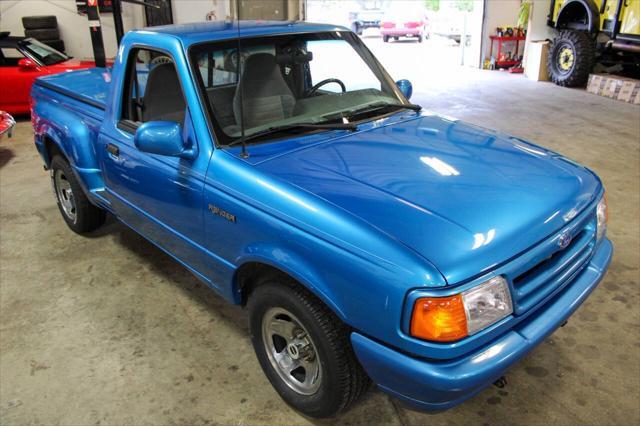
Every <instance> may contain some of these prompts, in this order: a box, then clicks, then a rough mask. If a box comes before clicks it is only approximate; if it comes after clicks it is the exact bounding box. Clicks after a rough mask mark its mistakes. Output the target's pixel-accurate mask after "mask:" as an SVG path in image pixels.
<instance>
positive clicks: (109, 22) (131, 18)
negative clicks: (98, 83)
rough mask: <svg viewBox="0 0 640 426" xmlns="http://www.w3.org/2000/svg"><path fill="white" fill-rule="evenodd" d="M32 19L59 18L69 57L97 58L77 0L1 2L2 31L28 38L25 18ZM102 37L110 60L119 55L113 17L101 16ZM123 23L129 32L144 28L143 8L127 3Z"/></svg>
mask: <svg viewBox="0 0 640 426" xmlns="http://www.w3.org/2000/svg"><path fill="white" fill-rule="evenodd" d="M29 15H55V16H56V17H57V18H58V27H59V29H60V37H61V38H62V39H63V40H64V43H65V46H66V48H67V53H68V54H69V55H71V56H74V57H76V58H93V48H92V46H91V37H90V35H89V21H88V20H87V17H86V15H79V14H78V12H77V8H76V2H75V0H50V1H43V0H19V1H11V0H2V1H0V31H11V34H13V35H24V29H23V28H22V17H23V16H29ZM100 20H101V22H102V37H103V39H104V45H105V51H106V55H107V57H108V58H110V57H114V56H115V54H116V50H117V47H116V34H115V30H114V27H113V16H112V15H111V14H110V13H104V14H102V15H100ZM122 21H123V23H124V29H125V31H128V30H131V29H133V28H141V27H143V26H144V12H143V10H142V6H138V5H132V4H127V3H123V4H122Z"/></svg>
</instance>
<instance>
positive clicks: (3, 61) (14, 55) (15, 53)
mask: <svg viewBox="0 0 640 426" xmlns="http://www.w3.org/2000/svg"><path fill="white" fill-rule="evenodd" d="M23 58H24V55H23V54H22V53H20V51H19V50H18V49H16V48H15V47H2V48H0V66H3V67H16V66H18V61H19V60H20V59H23Z"/></svg>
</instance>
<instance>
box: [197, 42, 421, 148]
mask: <svg viewBox="0 0 640 426" xmlns="http://www.w3.org/2000/svg"><path fill="white" fill-rule="evenodd" d="M190 56H191V62H192V66H193V68H194V73H195V74H196V77H197V80H198V84H199V86H200V88H201V91H202V99H204V102H205V104H206V105H205V106H206V109H207V110H208V112H209V115H210V117H211V121H212V123H213V125H214V128H215V131H216V136H217V139H218V143H220V144H223V145H228V144H233V143H234V142H236V141H238V140H239V138H240V137H241V136H242V135H244V136H245V137H246V138H247V140H251V141H252V142H254V141H257V140H264V139H272V138H273V137H275V136H276V135H278V134H280V133H281V132H282V131H283V129H287V133H290V132H291V131H295V132H308V131H314V130H316V131H317V129H319V128H322V127H317V126H316V127H313V126H308V125H309V124H328V123H349V122H351V121H354V120H364V119H368V118H370V119H374V118H375V117H377V116H380V115H382V114H386V113H389V112H390V111H394V110H397V109H402V108H407V106H410V105H411V104H409V103H408V101H407V100H406V99H405V98H404V97H403V96H402V94H401V93H400V91H399V90H398V88H397V87H396V85H395V84H394V83H393V81H392V80H391V78H390V77H389V76H388V74H387V73H386V72H385V71H384V70H383V69H382V67H381V66H380V65H379V64H378V62H377V61H376V60H375V58H374V57H373V55H372V54H371V52H369V50H368V49H367V48H366V47H365V46H364V45H363V44H362V42H361V41H360V40H359V39H358V38H357V37H356V36H354V35H353V34H351V33H349V32H324V33H308V34H287V35H281V36H272V37H256V38H242V39H241V45H240V50H239V49H238V41H237V40H231V41H226V42H217V43H210V44H204V45H197V46H194V47H193V48H192V49H191V51H190ZM296 124H304V125H303V126H296ZM252 135H253V136H252Z"/></svg>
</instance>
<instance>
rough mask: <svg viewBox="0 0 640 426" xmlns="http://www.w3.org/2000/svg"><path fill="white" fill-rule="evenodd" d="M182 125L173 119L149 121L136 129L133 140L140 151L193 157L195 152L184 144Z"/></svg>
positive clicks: (169, 155)
mask: <svg viewBox="0 0 640 426" xmlns="http://www.w3.org/2000/svg"><path fill="white" fill-rule="evenodd" d="M182 136H183V135H182V126H180V124H178V123H175V122H173V121H150V122H148V123H143V124H141V125H140V127H138V130H136V133H135V136H134V138H133V142H134V144H135V146H136V148H138V149H139V150H140V151H142V152H146V153H149V154H158V155H165V156H168V157H180V158H194V157H195V156H196V155H197V152H196V151H195V150H194V149H192V148H191V147H189V146H185V143H184V139H183V137H182Z"/></svg>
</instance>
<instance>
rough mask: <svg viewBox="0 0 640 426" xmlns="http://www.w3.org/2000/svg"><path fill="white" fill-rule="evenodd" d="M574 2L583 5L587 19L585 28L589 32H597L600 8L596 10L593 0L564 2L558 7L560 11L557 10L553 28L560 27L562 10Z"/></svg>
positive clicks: (564, 10)
mask: <svg viewBox="0 0 640 426" xmlns="http://www.w3.org/2000/svg"><path fill="white" fill-rule="evenodd" d="M576 3H578V4H580V5H582V6H583V7H584V10H585V11H586V12H587V18H588V21H589V22H587V29H588V30H589V32H592V33H593V32H598V27H599V25H600V10H598V6H597V5H596V3H595V2H594V1H593V0H568V1H567V2H565V3H564V4H563V5H562V7H561V8H560V11H558V16H557V18H556V22H555V28H556V29H559V28H562V26H561V25H560V24H559V23H560V22H561V20H562V14H563V12H566V10H567V7H568V6H569V5H575V4H576ZM571 7H573V6H571Z"/></svg>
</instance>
